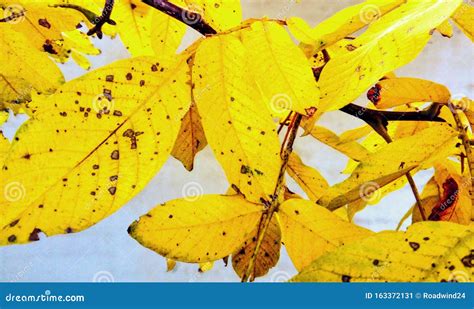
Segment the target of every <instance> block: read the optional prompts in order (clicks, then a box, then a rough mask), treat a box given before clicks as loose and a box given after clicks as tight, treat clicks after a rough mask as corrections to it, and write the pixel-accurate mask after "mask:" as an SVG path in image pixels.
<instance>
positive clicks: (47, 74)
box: [0, 23, 64, 102]
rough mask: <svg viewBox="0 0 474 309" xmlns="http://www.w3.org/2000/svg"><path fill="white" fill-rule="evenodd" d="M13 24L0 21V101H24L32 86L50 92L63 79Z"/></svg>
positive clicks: (56, 69) (34, 88)
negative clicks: (15, 29)
mask: <svg viewBox="0 0 474 309" xmlns="http://www.w3.org/2000/svg"><path fill="white" fill-rule="evenodd" d="M13 26H14V25H10V24H7V23H0V42H1V45H2V48H1V49H0V59H2V66H1V67H0V86H1V87H2V92H1V94H0V99H1V101H5V102H24V101H26V100H29V98H30V97H31V96H30V93H31V91H32V90H36V91H39V92H43V93H52V92H54V90H56V88H57V87H59V86H60V85H61V84H62V83H64V78H63V75H62V73H61V71H60V70H59V68H58V67H57V66H56V65H55V64H54V62H53V61H51V59H50V58H49V57H48V56H47V54H46V53H43V52H39V51H35V50H34V49H32V48H31V45H30V41H29V40H28V38H27V37H26V36H25V35H23V34H22V33H20V32H16V31H14V30H13ZM18 63H21V64H22V65H21V66H19V65H18Z"/></svg>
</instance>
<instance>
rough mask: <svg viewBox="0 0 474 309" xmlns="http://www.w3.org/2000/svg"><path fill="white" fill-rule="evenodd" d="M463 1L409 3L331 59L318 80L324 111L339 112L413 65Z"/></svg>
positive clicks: (370, 28)
mask: <svg viewBox="0 0 474 309" xmlns="http://www.w3.org/2000/svg"><path fill="white" fill-rule="evenodd" d="M460 4H461V0H449V1H448V0H427V1H416V0H410V1H408V2H407V3H406V4H403V5H401V6H400V7H399V8H397V9H395V10H393V11H391V12H390V13H388V14H386V15H384V16H383V17H382V18H380V19H379V20H377V21H375V22H373V23H372V24H371V25H370V26H369V28H368V29H367V31H366V32H365V33H364V34H362V35H361V36H359V37H358V38H356V39H355V40H353V41H352V42H351V43H350V44H348V45H346V49H347V51H346V52H345V53H344V54H342V55H339V56H337V57H334V58H332V59H331V60H330V61H329V62H328V64H327V65H326V66H325V67H324V69H323V71H322V73H321V77H320V79H319V86H320V88H321V104H320V107H321V110H323V111H327V110H336V109H339V108H341V107H342V106H344V105H346V104H347V103H349V102H351V101H353V100H354V99H356V98H357V97H358V96H359V95H360V94H361V93H362V92H363V91H365V90H366V89H367V88H369V87H370V85H372V84H374V83H375V82H377V81H378V80H379V79H380V78H381V77H383V76H384V75H385V74H386V73H388V72H391V71H393V70H395V69H396V68H398V67H400V66H403V65H405V64H407V63H409V62H410V61H412V60H413V59H414V58H415V57H416V56H417V55H418V54H419V53H420V52H421V51H422V50H423V48H424V47H425V45H426V44H427V43H428V41H429V39H430V31H431V30H432V29H433V28H436V27H437V26H438V25H439V24H441V23H442V22H443V21H444V20H446V19H447V18H448V17H449V16H450V15H451V14H452V12H453V11H454V10H455V9H456V8H457V7H458V6H459V5H460Z"/></svg>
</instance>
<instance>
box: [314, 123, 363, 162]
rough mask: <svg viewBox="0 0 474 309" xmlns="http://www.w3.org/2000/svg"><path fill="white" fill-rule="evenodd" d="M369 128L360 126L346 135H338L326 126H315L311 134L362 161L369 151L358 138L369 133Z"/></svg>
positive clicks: (350, 156)
mask: <svg viewBox="0 0 474 309" xmlns="http://www.w3.org/2000/svg"><path fill="white" fill-rule="evenodd" d="M367 129H368V127H363V128H358V129H355V130H350V131H347V132H345V135H341V136H338V135H337V134H335V133H334V132H332V131H331V130H329V129H327V128H325V127H321V126H315V127H313V129H312V130H311V131H310V134H311V135H312V136H313V137H314V138H316V139H317V140H318V141H320V142H322V143H324V144H326V145H328V146H329V147H332V148H334V149H336V150H338V151H339V152H341V153H343V154H345V155H346V156H348V157H349V158H351V159H354V160H356V161H360V160H363V159H364V158H365V157H366V156H367V155H368V154H369V152H368V151H367V149H366V148H365V147H364V146H362V145H361V144H359V143H358V142H357V139H359V138H362V137H363V135H365V134H368V131H367ZM370 130H371V129H370Z"/></svg>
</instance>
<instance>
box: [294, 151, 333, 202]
mask: <svg viewBox="0 0 474 309" xmlns="http://www.w3.org/2000/svg"><path fill="white" fill-rule="evenodd" d="M287 172H288V174H289V175H290V176H291V178H293V179H294V180H295V181H296V183H297V184H298V185H299V186H300V187H301V188H302V189H303V191H304V192H305V193H306V194H307V195H308V198H309V199H310V200H312V201H317V200H318V199H319V198H320V197H321V196H323V195H324V193H325V191H326V190H327V189H328V188H329V184H328V182H327V181H326V179H324V177H323V176H321V174H320V173H319V172H318V171H317V170H316V169H314V168H312V167H310V166H307V165H305V164H304V163H303V162H302V161H301V159H300V157H298V155H297V154H295V153H292V154H291V155H290V158H289V160H288V168H287Z"/></svg>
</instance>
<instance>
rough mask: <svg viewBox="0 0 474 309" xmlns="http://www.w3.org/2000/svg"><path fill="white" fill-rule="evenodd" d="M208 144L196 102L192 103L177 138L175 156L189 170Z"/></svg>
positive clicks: (182, 121)
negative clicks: (195, 158)
mask: <svg viewBox="0 0 474 309" xmlns="http://www.w3.org/2000/svg"><path fill="white" fill-rule="evenodd" d="M206 145H207V140H206V136H205V135H204V129H203V128H202V124H201V116H200V115H199V113H198V110H197V107H196V105H195V104H191V107H190V108H189V110H188V112H187V113H186V115H184V118H183V119H182V120H181V129H180V131H179V134H178V138H177V139H176V142H175V145H174V148H173V151H172V152H171V154H172V155H173V157H175V158H176V159H178V160H179V161H181V163H183V165H184V167H185V168H186V169H187V170H188V171H192V169H193V167H194V157H195V156H196V154H197V153H198V152H199V151H201V150H203V149H204V147H206Z"/></svg>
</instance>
